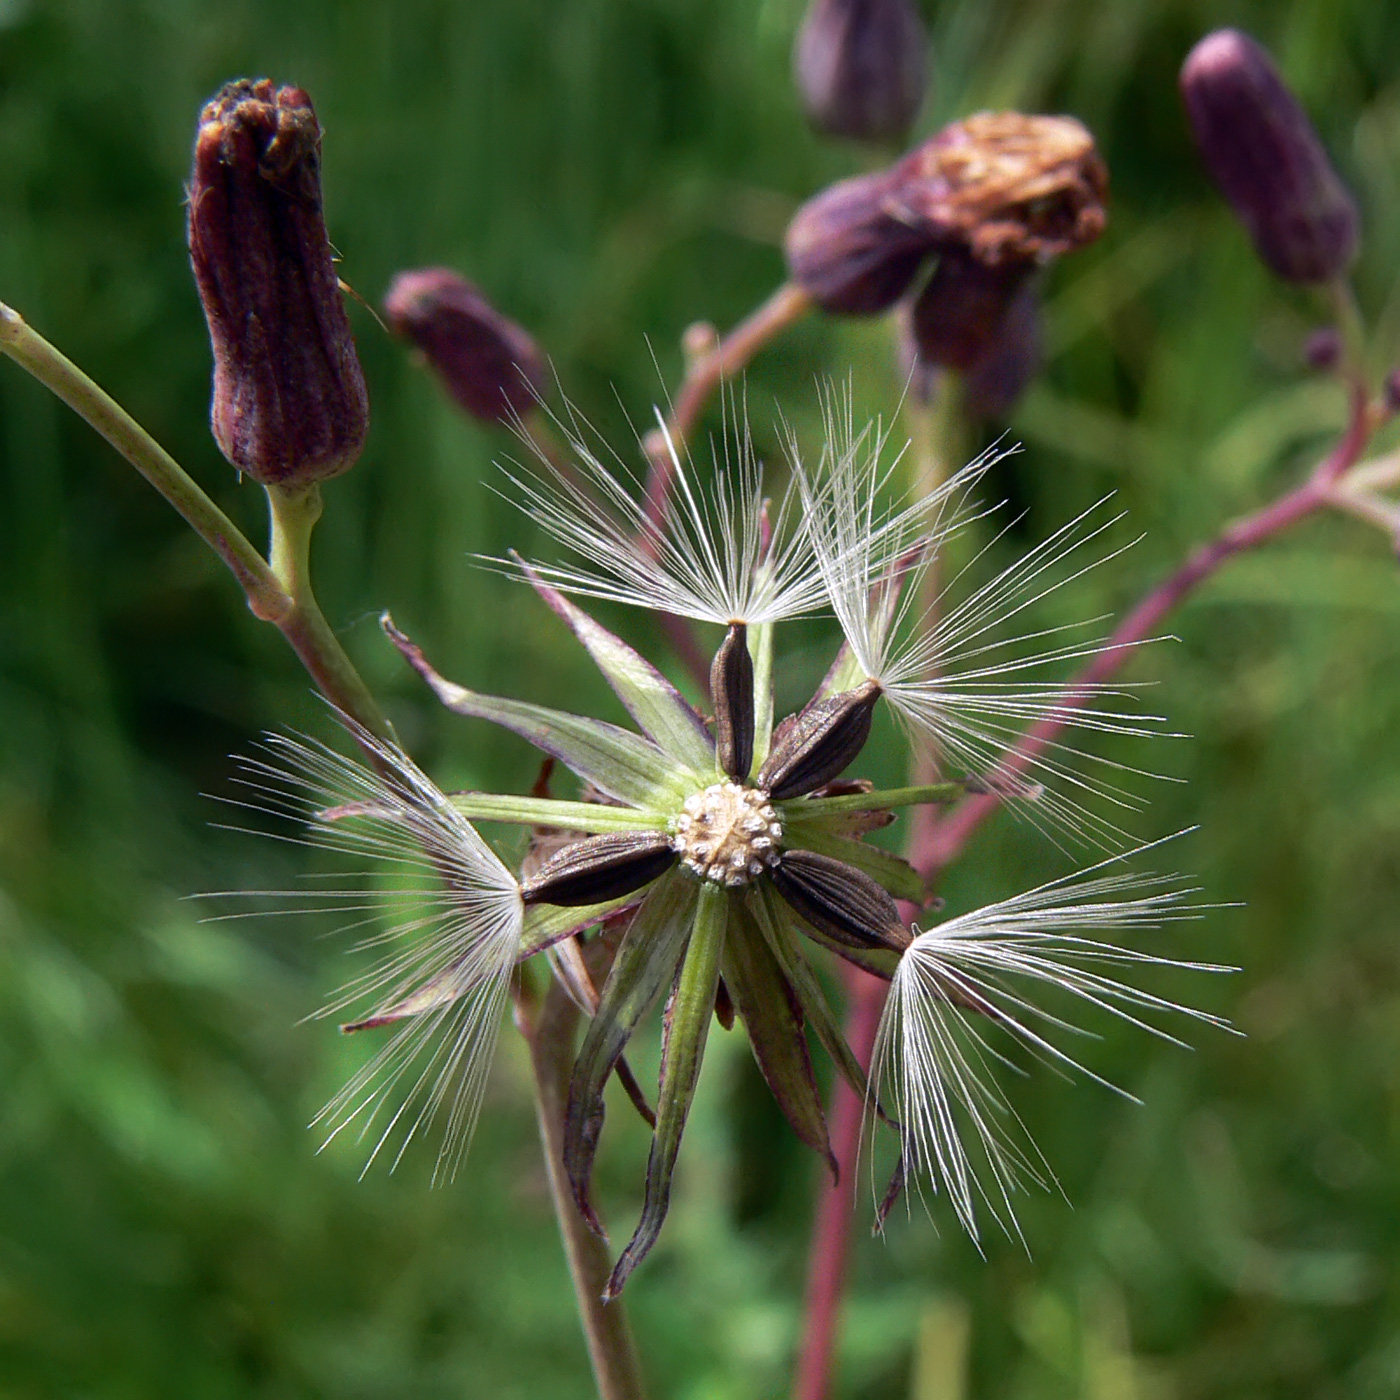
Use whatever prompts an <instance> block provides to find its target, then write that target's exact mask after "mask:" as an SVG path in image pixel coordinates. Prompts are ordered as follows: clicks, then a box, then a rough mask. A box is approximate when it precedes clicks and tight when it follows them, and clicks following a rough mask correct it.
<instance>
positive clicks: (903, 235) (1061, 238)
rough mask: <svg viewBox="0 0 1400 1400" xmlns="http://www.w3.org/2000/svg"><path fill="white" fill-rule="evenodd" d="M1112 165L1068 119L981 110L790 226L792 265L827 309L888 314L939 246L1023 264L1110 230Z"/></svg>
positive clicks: (1003, 265)
mask: <svg viewBox="0 0 1400 1400" xmlns="http://www.w3.org/2000/svg"><path fill="white" fill-rule="evenodd" d="M1107 192H1108V172H1107V170H1106V169H1105V167H1104V164H1103V161H1102V160H1100V159H1099V155H1098V152H1097V150H1096V149H1095V147H1094V139H1093V137H1092V136H1090V135H1089V133H1088V131H1087V130H1085V128H1084V127H1083V126H1082V125H1080V123H1079V122H1077V121H1075V120H1074V119H1073V118H1072V117H1036V116H1026V115H1024V114H1023V113H1020V112H983V113H980V114H979V115H977V116H973V117H969V118H968V119H967V120H966V121H960V122H954V123H952V125H950V126H946V127H944V128H943V130H942V131H940V132H939V133H938V135H937V136H934V137H932V138H931V139H930V140H928V141H925V142H924V143H923V145H921V146H918V147H916V148H915V149H914V150H913V151H911V152H910V153H909V154H908V155H907V156H905V157H904V158H903V159H902V160H900V161H898V162H897V163H896V164H895V165H893V166H891V167H890V168H889V169H888V170H882V171H878V172H876V173H875V174H872V175H860V176H856V177H855V178H854V179H850V180H842V181H840V182H839V183H838V184H835V185H831V186H830V187H829V188H827V189H825V190H823V191H822V192H821V193H820V194H818V195H816V196H815V197H814V198H812V199H809V200H808V201H807V202H806V203H805V204H804V205H803V206H802V207H801V208H800V209H799V210H798V211H797V214H796V215H795V216H794V218H793V220H792V222H791V224H789V225H788V231H787V237H786V240H785V244H784V246H785V248H786V251H787V261H788V270H789V273H790V274H791V276H792V280H793V281H794V282H796V283H797V284H798V285H799V286H800V287H802V289H803V290H804V291H806V292H807V294H808V295H809V296H810V297H811V298H812V300H813V301H815V302H816V303H817V305H819V306H820V307H822V308H823V310H826V311H836V312H844V313H847V314H850V315H858V316H869V315H875V314H877V313H879V312H882V311H887V310H888V309H889V308H890V307H891V306H893V305H894V304H895V302H897V301H898V300H899V299H900V297H902V296H903V295H904V293H905V292H906V291H907V290H908V289H909V287H910V285H911V283H912V282H913V280H914V278H915V276H916V274H917V273H918V271H919V268H920V266H921V265H922V263H923V262H924V261H925V259H927V258H929V257H931V256H932V255H933V254H934V253H947V252H950V251H951V252H952V253H953V254H955V255H965V256H966V258H967V259H975V260H976V261H977V262H978V263H980V264H981V265H982V266H983V267H985V268H988V269H1002V270H1004V271H1005V273H1006V276H1007V278H1008V279H1009V280H1008V282H1007V283H1006V284H1004V285H1010V283H1011V282H1014V281H1015V279H1016V277H1017V276H1019V275H1020V274H1021V273H1022V272H1023V271H1024V270H1026V269H1029V268H1031V267H1033V266H1035V265H1037V264H1040V263H1045V262H1048V261H1050V259H1052V258H1055V257H1058V256H1059V255H1060V254H1062V253H1067V252H1070V251H1071V250H1072V249H1075V248H1079V247H1083V246H1084V245H1085V244H1086V243H1092V242H1093V241H1094V240H1095V239H1096V238H1097V237H1098V236H1099V235H1100V234H1101V233H1102V232H1103V229H1104V224H1105V222H1106V218H1107V216H1106V214H1105V211H1104V199H1105V198H1106V196H1107Z"/></svg>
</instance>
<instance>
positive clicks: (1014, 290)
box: [910, 248, 1031, 373]
mask: <svg viewBox="0 0 1400 1400" xmlns="http://www.w3.org/2000/svg"><path fill="white" fill-rule="evenodd" d="M1030 271H1031V264H1029V263H1024V262H1022V263H1013V264H1011V265H1009V266H1002V267H988V266H987V264H986V263H984V262H981V261H979V260H978V259H977V258H975V257H973V256H972V254H971V253H967V252H964V251H963V250H961V249H958V248H950V249H948V250H947V251H946V252H945V253H944V254H943V255H942V257H940V258H939V260H938V266H937V268H936V269H935V270H934V273H933V276H932V277H930V278H929V280H928V282H927V284H926V285H925V286H924V289H923V291H921V292H920V293H919V296H918V300H917V301H915V303H914V310H913V314H912V316H911V321H910V324H911V326H912V329H913V332H914V341H915V343H916V344H917V346H918V349H919V357H920V359H922V360H924V361H926V362H927V363H929V364H934V365H944V366H946V367H948V368H949V369H956V370H961V371H963V372H964V373H966V372H967V371H968V370H970V369H973V368H974V367H975V366H977V365H978V364H980V363H981V362H982V361H983V360H985V359H987V357H988V356H989V355H990V354H991V353H992V352H993V350H994V349H995V348H996V344H997V340H998V337H999V336H1000V335H1001V332H1002V327H1003V326H1004V324H1005V322H1006V318H1007V313H1008V312H1009V311H1010V310H1011V306H1012V304H1013V303H1014V302H1015V300H1016V297H1017V295H1018V294H1019V293H1020V291H1021V288H1022V286H1024V284H1025V281H1026V278H1027V276H1028V275H1029V274H1030Z"/></svg>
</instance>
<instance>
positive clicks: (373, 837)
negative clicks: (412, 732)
mask: <svg viewBox="0 0 1400 1400" xmlns="http://www.w3.org/2000/svg"><path fill="white" fill-rule="evenodd" d="M340 718H341V720H342V722H343V723H345V724H346V725H347V727H348V728H350V730H351V732H352V734H353V735H354V737H355V739H356V742H357V743H358V744H360V746H361V747H362V748H363V749H365V750H367V751H368V752H369V753H370V754H372V755H373V757H374V759H375V760H376V763H377V768H371V767H369V766H368V765H367V764H365V763H364V762H362V761H360V760H357V759H353V758H349V757H346V756H345V755H343V754H341V753H339V752H337V751H336V750H334V749H332V748H330V747H329V746H328V745H326V744H324V743H322V742H320V741H319V740H316V739H312V738H309V737H306V736H302V735H295V734H271V735H268V736H266V737H265V738H264V740H263V741H262V743H261V745H260V746H259V750H258V752H257V753H255V754H254V755H253V756H250V757H245V758H243V759H241V760H240V765H239V776H238V778H237V779H236V781H237V782H238V784H239V786H240V787H241V788H242V789H243V791H244V793H245V794H246V796H245V797H244V798H242V799H241V800H237V799H236V800H234V804H233V805H236V806H241V807H244V808H247V809H249V810H251V811H256V812H263V813H267V814H271V815H274V816H279V817H286V818H290V819H293V820H297V821H300V822H304V823H305V824H306V825H305V829H304V830H303V831H302V832H300V833H299V834H298V835H295V836H283V837H281V838H280V839H283V840H288V841H292V842H294V843H297V844H301V845H306V846H312V847H320V848H322V849H326V850H330V851H335V852H339V853H342V854H348V855H352V856H364V857H367V858H368V859H369V860H371V861H372V862H373V863H374V866H375V868H374V869H373V870H372V871H363V870H361V871H352V872H349V873H348V874H347V875H344V876H339V877H336V878H335V883H334V884H333V885H331V886H329V887H320V888H315V889H301V890H283V891H254V892H250V893H251V894H252V895H254V896H255V897H257V898H258V899H259V900H261V901H273V902H274V905H275V907H274V908H272V909H270V910H267V911H266V912H269V913H274V914H288V913H296V914H307V913H317V914H326V915H332V916H335V917H337V918H339V919H342V920H346V921H348V922H344V923H342V924H341V926H340V929H341V931H342V932H354V933H356V934H357V935H358V936H359V938H358V944H357V946H358V947H359V948H360V949H361V950H367V951H370V952H372V953H373V954H374V957H375V961H374V962H373V963H372V965H371V966H370V967H369V968H368V969H367V970H366V971H364V972H362V973H361V974H359V975H358V976H356V977H355V978H353V979H352V980H351V981H350V982H349V983H348V984H347V985H346V986H344V987H343V988H341V990H340V991H339V992H338V993H337V994H336V996H335V997H334V998H333V999H332V1000H331V1002H330V1003H329V1004H328V1005H326V1006H325V1007H323V1008H322V1010H321V1011H320V1012H319V1013H317V1014H318V1015H320V1016H326V1017H329V1016H335V1017H348V1018H350V1019H349V1024H347V1025H345V1026H343V1027H342V1029H345V1030H355V1031H358V1030H375V1029H378V1028H381V1027H389V1028H391V1030H390V1032H389V1039H388V1040H387V1042H386V1043H385V1044H384V1045H383V1046H382V1047H381V1048H380V1049H379V1050H378V1052H377V1053H376V1054H375V1055H374V1056H373V1057H372V1058H371V1059H370V1060H369V1061H368V1062H367V1063H366V1064H365V1065H364V1066H363V1067H362V1068H361V1069H360V1070H359V1071H357V1072H356V1074H355V1075H354V1076H353V1077H352V1078H351V1080H350V1082H349V1083H348V1084H346V1086H345V1087H344V1088H343V1089H342V1090H341V1091H340V1092H339V1093H338V1094H337V1095H336V1096H335V1097H334V1098H333V1099H332V1100H331V1101H330V1102H329V1103H328V1104H327V1105H326V1106H325V1108H323V1109H322V1110H321V1112H320V1113H319V1114H317V1116H316V1118H315V1119H314V1120H313V1123H314V1124H315V1125H318V1126H320V1127H321V1128H322V1129H323V1130H324V1131H325V1134H326V1137H325V1142H326V1143H327V1144H328V1143H329V1142H331V1141H332V1140H333V1139H334V1138H336V1137H338V1136H339V1135H340V1134H341V1133H342V1132H344V1131H345V1130H346V1129H348V1128H351V1127H352V1126H353V1127H357V1128H358V1132H359V1135H360V1137H361V1138H364V1139H366V1140H368V1141H370V1142H371V1144H372V1145H371V1150H370V1154H369V1159H368V1161H367V1162H366V1170H368V1167H369V1165H370V1164H372V1163H373V1161H374V1160H375V1159H376V1158H377V1157H378V1156H379V1155H380V1153H381V1152H383V1151H384V1150H385V1149H386V1147H388V1145H389V1144H390V1143H391V1142H394V1141H395V1140H397V1146H396V1147H394V1148H392V1149H391V1150H392V1153H393V1162H394V1164H395V1165H397V1163H398V1161H399V1160H400V1158H401V1157H402V1155H403V1152H404V1150H405V1149H406V1148H407V1146H408V1144H409V1142H410V1141H412V1140H413V1138H415V1137H416V1136H418V1135H419V1134H420V1133H422V1132H424V1131H426V1130H427V1129H428V1127H429V1126H430V1125H431V1124H433V1123H434V1122H440V1123H441V1126H442V1129H443V1138H442V1143H441V1147H440V1149H439V1152H438V1157H437V1164H436V1169H435V1172H434V1179H435V1180H436V1179H441V1178H448V1177H450V1176H451V1175H452V1174H453V1173H454V1172H455V1171H456V1168H457V1166H458V1165H459V1163H460V1161H461V1159H462V1157H463V1155H464V1154H465V1152H466V1149H467V1147H468V1145H469V1143H470V1140H471V1136H472V1131H473V1129H474V1128H475V1125H476V1119H477V1115H478V1112H479V1110H480V1107H481V1100H482V1094H483V1092H484V1089H485V1084H486V1077H487V1074H488V1072H489V1070H490V1066H491V1060H492V1057H493V1055H494V1052H495V1046H496V1039H497V1034H498V1032H499V1029H500V1025H501V1020H502V1017H503V1014H504V1010H505V1002H506V997H507V991H508V988H509V983H510V977H511V972H512V970H513V968H514V966H515V960H516V956H517V954H518V952H519V950H520V944H521V931H522V922H523V905H522V903H521V898H520V889H519V885H518V883H517V881H516V877H515V875H514V874H513V873H512V872H511V871H510V870H508V869H507V868H506V866H505V865H504V864H502V862H501V861H500V860H499V859H498V857H497V856H496V854H495V853H494V852H493V851H492V850H491V848H490V846H489V845H487V843H486V842H485V841H484V840H483V839H482V837H481V835H480V834H479V833H478V832H477V830H476V829H475V827H473V826H472V825H471V823H470V822H468V821H467V820H466V819H465V818H464V817H463V816H462V815H461V814H460V813H459V812H457V810H456V809H455V808H454V807H453V806H452V804H451V802H450V801H449V800H448V799H447V797H446V796H445V794H443V793H442V792H441V791H440V790H439V789H438V788H437V787H436V785H434V784H433V782H432V781H431V780H430V779H429V778H428V777H427V776H426V775H425V774H424V773H423V772H422V770H421V769H419V768H418V766H417V765H416V764H415V763H414V762H413V761H412V759H410V758H409V757H408V755H407V754H405V753H404V752H403V751H402V750H401V749H399V748H397V747H395V746H394V745H391V744H388V743H385V742H383V741H381V740H379V739H377V738H375V737H374V736H372V735H370V734H369V733H368V732H366V731H365V730H363V729H362V728H360V727H359V726H356V725H354V724H353V723H352V722H350V721H348V720H346V719H345V717H344V716H341V717H340ZM260 834H263V833H260ZM258 912H259V913H262V912H264V911H258Z"/></svg>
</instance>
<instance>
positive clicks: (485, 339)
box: [384, 267, 545, 423]
mask: <svg viewBox="0 0 1400 1400" xmlns="http://www.w3.org/2000/svg"><path fill="white" fill-rule="evenodd" d="M384 314H385V315H386V316H387V317H388V319H389V324H390V325H391V326H392V327H393V328H394V330H395V332H396V333H397V334H399V335H401V336H402V337H403V338H404V339H405V340H408V341H411V342H412V343H413V344H414V345H416V346H417V347H418V349H419V350H421V351H422V352H423V355H424V358H425V359H426V360H427V361H428V363H429V364H430V365H431V366H432V368H433V369H434V370H435V371H436V372H437V375H438V377H439V378H440V379H441V380H442V383H443V386H444V387H445V388H446V389H447V392H448V393H449V394H451V395H452V397H453V398H454V399H456V400H457V402H458V403H459V404H461V406H462V407H463V408H464V409H466V411H467V412H468V413H470V414H471V415H472V416H473V417H475V418H482V419H485V420H487V421H489V422H502V423H508V422H511V421H513V420H514V419H515V418H516V417H517V416H518V415H520V414H523V413H525V412H526V411H527V410H528V409H529V408H531V407H533V405H534V404H535V403H537V402H538V400H539V398H540V396H541V395H542V394H543V392H544V386H545V360H544V356H543V355H541V354H540V350H539V347H538V346H537V345H536V344H535V342H534V340H533V339H532V338H531V336H530V335H529V333H528V332H527V331H525V330H524V329H523V328H522V327H520V326H518V325H516V323H515V322H514V321H512V320H510V319H509V318H508V317H505V316H503V315H501V313H500V312H499V311H497V310H496V308H495V307H494V306H492V305H491V303H490V302H489V301H487V299H486V298H485V297H484V296H483V295H482V293H481V292H480V291H479V290H478V289H477V288H476V287H474V286H473V285H472V284H471V283H470V282H468V281H467V279H466V278H465V277H463V276H462V275H461V274H460V273H458V272H454V271H453V270H452V269H451V268H448V267H425V268H419V269H417V270H415V271H412V272H400V273H399V274H398V276H396V277H395V278H394V280H393V283H392V284H391V285H390V287H389V290H388V292H387V293H386V294H385V297H384Z"/></svg>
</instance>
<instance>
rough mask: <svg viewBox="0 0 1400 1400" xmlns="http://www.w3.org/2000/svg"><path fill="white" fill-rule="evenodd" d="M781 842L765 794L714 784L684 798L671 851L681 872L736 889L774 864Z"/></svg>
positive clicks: (775, 816) (780, 830)
mask: <svg viewBox="0 0 1400 1400" xmlns="http://www.w3.org/2000/svg"><path fill="white" fill-rule="evenodd" d="M782 839H783V825H782V823H781V822H780V821H779V820H778V814H777V812H776V811H775V810H774V809H773V806H772V804H771V803H770V802H769V799H768V794H767V793H766V792H764V791H763V790H762V789H760V788H750V787H742V786H740V784H738V783H715V784H714V785H713V786H712V787H707V788H706V789H705V790H704V792H697V793H695V794H694V795H693V796H692V797H688V798H687V799H686V801H685V807H684V810H683V811H682V812H681V815H680V816H679V817H677V818H676V826H675V835H674V837H673V838H672V847H673V849H674V850H675V851H676V853H677V854H678V855H679V856H680V858H681V864H682V865H684V866H685V867H686V869H687V870H690V871H692V872H693V873H694V874H696V875H703V876H704V877H705V879H707V880H713V881H714V882H715V883H716V884H720V885H727V886H729V887H730V888H731V889H738V888H740V887H741V886H743V885H747V884H749V883H750V882H751V881H752V880H754V879H755V878H757V877H758V876H759V875H762V874H763V872H764V871H765V870H768V869H770V868H771V867H772V866H774V865H776V864H777V863H778V857H779V846H778V843H779V842H780V841H781V840H782Z"/></svg>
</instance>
